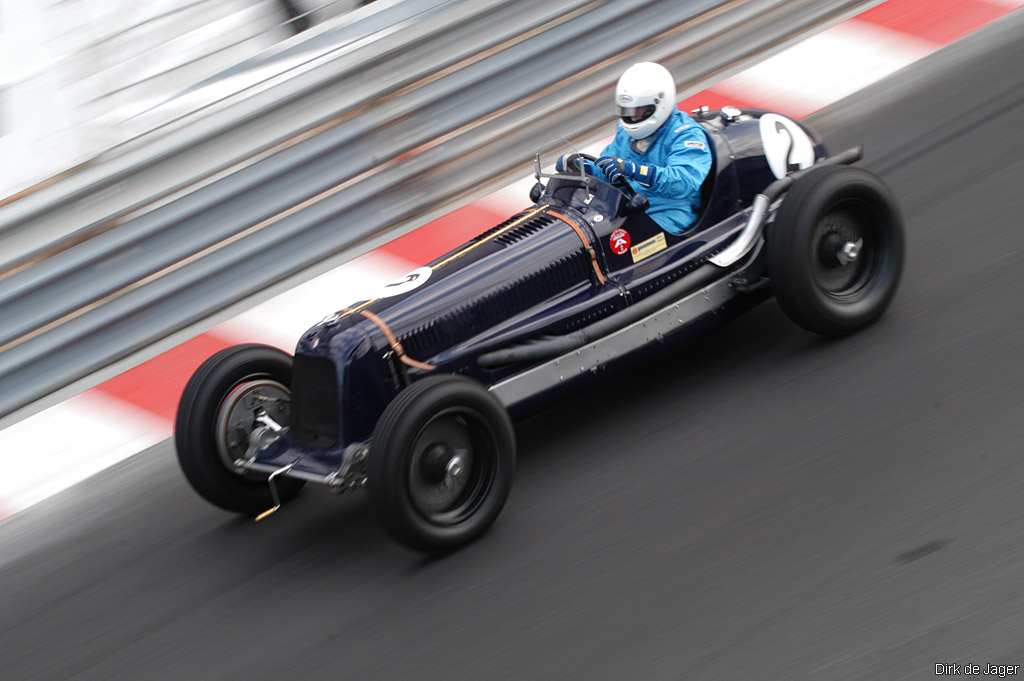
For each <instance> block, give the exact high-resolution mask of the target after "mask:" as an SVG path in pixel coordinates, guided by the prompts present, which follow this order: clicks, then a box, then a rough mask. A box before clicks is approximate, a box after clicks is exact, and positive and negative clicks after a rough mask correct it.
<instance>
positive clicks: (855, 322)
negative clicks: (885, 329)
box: [767, 166, 904, 336]
mask: <svg viewBox="0 0 1024 681" xmlns="http://www.w3.org/2000/svg"><path fill="white" fill-rule="evenodd" d="M903 253H904V237H903V225H902V221H901V219H900V215H899V210H898V208H897V207H896V203H895V201H894V200H893V198H892V195H891V194H890V193H889V190H888V188H886V186H885V185H884V184H883V183H882V181H881V180H879V179H878V178H877V177H876V176H874V175H872V174H871V173H869V172H867V171H865V170H862V169H860V168H850V167H846V166H832V167H825V168H821V169H819V170H816V171H814V172H812V173H810V174H809V175H807V176H806V177H804V178H803V179H801V180H799V181H797V183H796V184H795V185H794V186H793V188H792V189H791V190H790V191H789V193H788V194H787V195H786V197H785V198H784V199H783V203H782V207H781V208H780V209H779V214H778V216H777V218H776V220H775V223H774V224H773V225H772V227H771V231H770V232H769V235H768V252H767V264H768V274H769V277H770V278H771V282H772V289H773V290H774V292H775V296H776V298H777V299H778V301H779V305H781V306H782V309H783V310H784V311H785V312H786V314H787V315H788V316H789V317H790V319H792V320H793V321H794V322H796V323H797V324H799V325H800V326H803V327H804V328H806V329H808V330H810V331H814V332H815V333H820V334H824V335H828V336H844V335H847V334H850V333H853V332H855V331H858V330H860V329H862V328H864V327H865V326H867V325H869V324H871V323H872V322H874V321H875V320H876V319H878V317H879V316H881V314H882V313H883V312H884V311H885V309H886V308H887V307H888V306H889V303H890V302H891V301H892V298H893V296H894V295H895V293H896V287H897V286H898V284H899V278H900V273H901V271H902V267H903Z"/></svg>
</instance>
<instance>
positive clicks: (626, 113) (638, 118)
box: [615, 104, 656, 123]
mask: <svg viewBox="0 0 1024 681" xmlns="http://www.w3.org/2000/svg"><path fill="white" fill-rule="evenodd" d="M615 108H616V112H617V113H618V114H619V118H621V119H622V121H623V122H624V123H642V122H643V121H646V120H647V119H648V118H650V117H651V116H653V115H654V110H655V108H656V107H655V105H654V104H648V105H647V106H617V107H615Z"/></svg>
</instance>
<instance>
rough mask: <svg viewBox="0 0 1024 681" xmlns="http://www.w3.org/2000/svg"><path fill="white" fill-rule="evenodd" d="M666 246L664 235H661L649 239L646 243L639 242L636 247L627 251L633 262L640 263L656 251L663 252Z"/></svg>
mask: <svg viewBox="0 0 1024 681" xmlns="http://www.w3.org/2000/svg"><path fill="white" fill-rule="evenodd" d="M666 246H667V244H666V243H665V234H664V233H661V234H659V235H658V236H655V237H651V238H650V239H648V240H647V241H641V242H640V243H638V244H637V245H636V246H633V247H632V248H631V249H629V252H630V253H632V254H633V262H640V261H641V260H643V259H644V258H649V257H650V256H652V255H654V254H655V253H657V252H658V251H663V250H665V247H666Z"/></svg>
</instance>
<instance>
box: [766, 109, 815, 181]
mask: <svg viewBox="0 0 1024 681" xmlns="http://www.w3.org/2000/svg"><path fill="white" fill-rule="evenodd" d="M761 144H762V145H763V146H764V156H765V158H766V159H768V166H769V167H770V168H771V169H772V173H773V174H774V175H775V177H778V178H783V177H785V176H786V175H788V174H789V173H791V172H793V171H794V170H799V169H800V168H806V167H808V166H810V165H813V164H814V143H813V142H812V141H811V138H810V137H808V136H807V133H806V132H804V129H803V128H801V127H800V126H799V125H797V124H796V123H794V122H793V121H791V120H789V119H788V118H786V117H785V116H780V115H779V114H773V113H770V114H765V115H763V116H761Z"/></svg>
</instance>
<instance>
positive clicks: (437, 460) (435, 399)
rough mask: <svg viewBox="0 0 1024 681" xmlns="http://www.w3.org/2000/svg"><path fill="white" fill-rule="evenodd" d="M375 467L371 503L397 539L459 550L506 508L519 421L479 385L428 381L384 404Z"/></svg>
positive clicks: (374, 451) (448, 378)
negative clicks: (515, 425) (513, 425)
mask: <svg viewBox="0 0 1024 681" xmlns="http://www.w3.org/2000/svg"><path fill="white" fill-rule="evenodd" d="M368 467H369V470H368V479H367V483H368V487H369V493H370V501H371V504H372V506H373V508H374V511H375V513H376V515H377V518H378V520H379V521H380V523H381V525H382V526H383V527H384V528H385V529H386V530H387V531H388V532H389V533H390V534H391V535H392V536H394V537H395V538H396V539H398V540H399V541H401V542H402V543H404V544H406V545H407V546H409V547H411V548H414V549H417V550H420V551H427V552H441V551H447V550H452V549H455V548H458V547H459V546H462V545H463V544H466V543H468V542H470V541H472V540H473V539H476V538H477V537H478V536H479V535H481V534H482V533H483V532H484V531H486V530H487V528H488V527H490V526H491V524H492V523H493V522H494V521H495V519H496V518H497V517H498V514H499V513H501V509H502V508H503V507H504V505H505V501H506V500H507V498H508V494H509V491H510V490H511V487H512V477H513V474H514V471H515V434H514V431H513V428H512V422H511V420H510V419H509V416H508V413H507V412H506V411H505V408H504V407H503V406H502V404H501V403H500V402H499V401H498V400H497V398H495V397H494V396H493V395H491V393H489V392H488V391H487V390H486V389H485V388H484V387H483V386H482V385H480V384H479V383H476V382H475V381H472V380H470V379H467V378H464V377H461V376H438V377H430V378H425V379H422V380H419V381H417V382H416V383H413V384H412V385H411V386H409V387H408V388H406V389H405V390H403V391H402V392H400V393H399V394H398V396H397V397H396V398H395V399H394V400H393V401H392V402H391V404H389V405H388V407H387V409H385V411H384V414H383V415H382V416H381V418H380V421H379V422H378V423H377V427H376V429H375V430H374V433H373V441H372V443H371V446H370V459H369V462H368Z"/></svg>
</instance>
